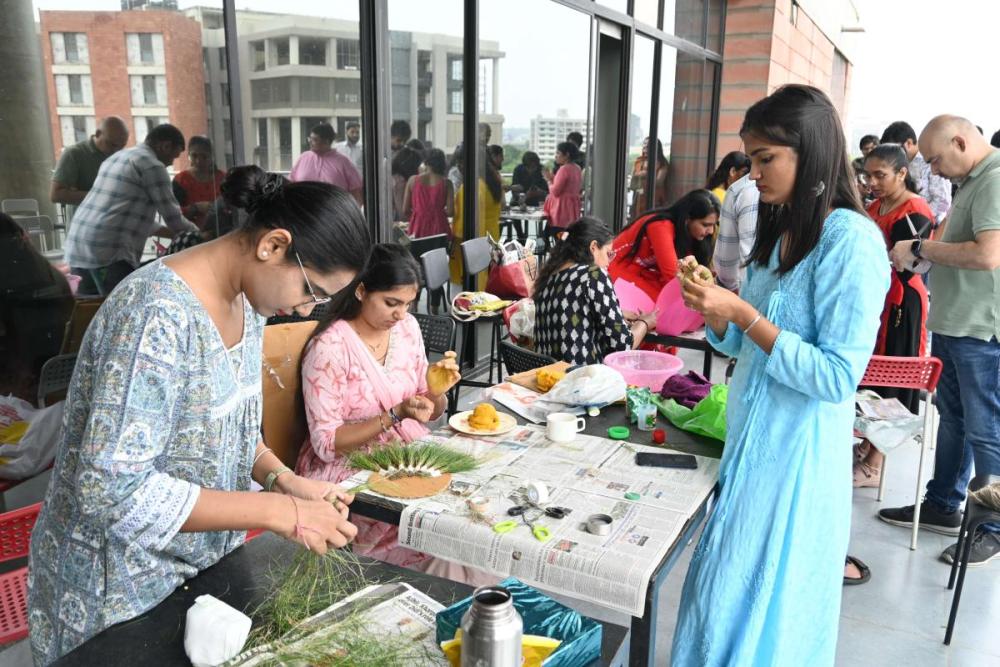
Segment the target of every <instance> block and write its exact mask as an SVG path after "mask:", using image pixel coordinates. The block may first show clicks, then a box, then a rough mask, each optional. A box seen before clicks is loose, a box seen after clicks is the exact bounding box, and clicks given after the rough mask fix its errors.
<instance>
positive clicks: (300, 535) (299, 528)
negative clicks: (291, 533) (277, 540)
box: [288, 496, 319, 551]
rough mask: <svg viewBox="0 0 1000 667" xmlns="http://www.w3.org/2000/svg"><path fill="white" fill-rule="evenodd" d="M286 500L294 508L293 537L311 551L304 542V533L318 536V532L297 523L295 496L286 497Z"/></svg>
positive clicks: (297, 511) (297, 512)
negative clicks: (307, 532)
mask: <svg viewBox="0 0 1000 667" xmlns="http://www.w3.org/2000/svg"><path fill="white" fill-rule="evenodd" d="M288 499H289V500H291V501H292V507H294V508H295V537H296V539H300V540H302V545H303V546H304V547H305V548H306V549H308V550H309V551H312V549H311V548H310V547H309V543H308V542H306V531H307V530H311V531H312V532H314V533H316V534H319V531H318V530H316V529H315V528H313V527H311V526H303V525H302V524H301V523H299V504H298V503H297V502H296V501H295V496H288Z"/></svg>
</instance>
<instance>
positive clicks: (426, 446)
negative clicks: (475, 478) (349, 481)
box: [347, 442, 479, 473]
mask: <svg viewBox="0 0 1000 667" xmlns="http://www.w3.org/2000/svg"><path fill="white" fill-rule="evenodd" d="M347 464H348V465H349V466H351V467H352V468H356V469H358V470H371V471H372V472H381V471H383V470H388V469H390V468H403V467H424V468H433V469H434V470H439V471H440V472H442V473H446V472H449V473H459V472H468V471H470V470H475V469H476V468H478V467H479V460H478V459H476V458H475V457H474V456H470V455H469V454H465V453H463V452H456V451H455V450H454V449H449V448H448V447H445V446H444V445H439V444H437V443H432V442H427V443H419V444H414V445H404V444H402V443H399V442H394V443H392V444H389V445H384V446H381V447H378V448H375V449H373V450H372V451H370V452H362V451H355V452H352V453H351V454H349V455H348V457H347Z"/></svg>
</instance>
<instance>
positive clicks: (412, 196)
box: [403, 148, 455, 239]
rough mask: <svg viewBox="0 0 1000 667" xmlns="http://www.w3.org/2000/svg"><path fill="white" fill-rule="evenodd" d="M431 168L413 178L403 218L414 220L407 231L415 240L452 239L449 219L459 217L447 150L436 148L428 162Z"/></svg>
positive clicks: (409, 184) (411, 178)
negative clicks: (449, 173) (449, 175)
mask: <svg viewBox="0 0 1000 667" xmlns="http://www.w3.org/2000/svg"><path fill="white" fill-rule="evenodd" d="M424 166H426V167H427V169H426V170H425V171H424V173H422V174H417V175H416V176H411V177H410V180H409V181H408V182H407V184H406V191H405V193H404V195H403V217H405V218H407V219H408V220H409V221H410V226H409V227H408V228H407V230H406V232H407V234H408V235H409V236H410V237H411V238H415V239H419V238H423V237H425V236H435V235H437V234H447V235H448V238H449V239H451V236H452V234H451V224H450V223H449V222H448V218H449V217H451V216H453V215H455V194H454V192H453V191H452V187H451V181H449V180H448V179H447V177H446V173H447V171H448V163H447V161H446V160H445V157H444V151H442V150H441V149H440V148H432V149H431V150H430V151H428V152H427V157H426V158H425V159H424Z"/></svg>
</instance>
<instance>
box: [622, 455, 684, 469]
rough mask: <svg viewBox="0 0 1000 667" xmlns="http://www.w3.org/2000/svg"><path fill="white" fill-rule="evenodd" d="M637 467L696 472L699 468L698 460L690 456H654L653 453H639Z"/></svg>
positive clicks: (636, 460) (636, 457) (636, 461)
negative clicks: (681, 469) (682, 469)
mask: <svg viewBox="0 0 1000 667" xmlns="http://www.w3.org/2000/svg"><path fill="white" fill-rule="evenodd" d="M635 464H636V465H637V466H652V467H654V468H684V469H685V470H695V469H696V468H697V467H698V460H697V459H696V458H695V457H693V456H691V455H690V454H654V453H652V452H639V453H638V454H636V455H635Z"/></svg>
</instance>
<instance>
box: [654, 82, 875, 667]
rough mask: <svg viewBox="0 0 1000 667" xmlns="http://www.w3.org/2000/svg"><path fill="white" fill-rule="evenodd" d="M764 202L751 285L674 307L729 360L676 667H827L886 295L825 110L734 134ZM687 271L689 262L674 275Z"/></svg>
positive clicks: (803, 98) (765, 110) (756, 115)
mask: <svg viewBox="0 0 1000 667" xmlns="http://www.w3.org/2000/svg"><path fill="white" fill-rule="evenodd" d="M741 135H742V137H743V141H744V143H745V145H746V149H747V153H748V154H750V156H751V158H752V160H753V167H752V169H751V173H750V177H751V178H752V179H754V180H756V181H757V186H758V189H759V190H760V192H761V210H760V218H759V225H758V232H757V239H756V243H755V245H754V248H753V251H752V253H751V256H750V259H749V265H748V269H749V271H748V280H747V283H746V285H745V287H744V289H743V290H742V291H741V292H740V295H739V296H736V295H735V294H733V293H732V292H729V291H728V290H725V289H722V288H719V287H715V286H711V285H709V284H707V283H704V282H702V281H701V279H699V278H693V279H691V280H686V281H685V285H684V292H685V299H686V301H687V302H688V303H689V305H691V306H692V307H694V308H695V309H697V310H699V311H700V312H702V313H704V314H705V318H706V322H707V323H708V324H709V327H708V328H709V332H708V336H709V339H710V341H711V342H712V344H713V345H714V346H715V347H716V348H717V349H718V350H720V351H721V352H723V353H725V354H728V355H731V356H734V357H737V359H738V363H737V365H736V372H735V374H734V376H733V380H732V384H731V386H730V390H729V403H728V406H727V421H728V433H727V438H726V446H725V450H724V453H723V457H722V465H721V468H720V471H719V496H718V502H717V504H716V506H715V508H714V510H713V512H712V515H711V516H710V517H709V520H708V522H707V524H706V526H705V530H704V533H703V534H702V537H701V540H700V541H699V543H698V546H697V548H696V549H695V552H694V556H693V558H692V561H691V566H690V569H689V570H688V575H687V579H686V581H685V583H684V590H683V594H682V598H681V604H680V610H679V612H678V619H677V630H676V633H675V635H674V643H673V664H674V665H681V666H689V665H690V666H698V667H703V666H716V665H740V666H743V665H748V666H749V665H761V666H763V665H767V666H768V667H772V666H783V665H790V666H791V665H794V666H796V667H798V666H800V665H809V666H810V667H818V666H822V665H832V664H833V663H834V652H835V649H836V645H837V626H838V620H839V615H840V596H841V587H842V582H843V572H844V557H845V554H846V552H847V544H848V539H849V537H850V518H851V488H852V487H851V464H852V453H851V428H852V424H853V419H854V407H853V399H854V392H855V388H856V387H857V384H858V382H859V381H860V379H861V376H862V375H863V374H864V370H865V367H866V365H867V363H868V360H869V358H870V357H871V354H872V349H873V346H874V344H875V336H876V333H877V331H878V327H879V315H880V313H881V310H882V305H883V303H884V300H885V293H886V290H887V289H888V286H889V266H888V264H887V263H886V260H885V249H884V242H883V240H882V238H881V236H880V233H879V230H878V228H877V227H876V226H875V224H874V223H873V222H872V221H871V220H870V219H869V218H867V217H865V216H864V214H863V213H862V211H863V209H862V205H861V201H860V198H859V197H858V194H857V191H856V189H855V185H854V175H853V173H852V171H851V167H850V163H849V162H848V158H847V152H846V150H845V146H844V134H843V130H842V129H841V126H840V122H839V120H838V119H837V114H836V111H835V110H834V108H833V105H832V104H831V103H830V101H829V99H828V98H827V97H826V96H825V95H824V94H823V93H821V92H820V91H818V90H816V89H815V88H810V87H807V86H785V87H783V88H780V89H779V90H777V91H776V92H775V93H773V94H772V95H771V96H770V97H768V98H766V99H764V100H761V101H759V102H757V103H756V104H755V105H753V106H752V107H751V108H750V109H749V110H748V111H747V115H746V119H745V121H744V123H743V128H742V130H741ZM685 261H686V262H690V261H693V260H685Z"/></svg>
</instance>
